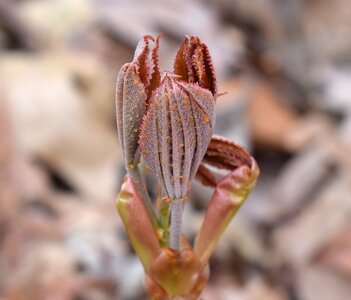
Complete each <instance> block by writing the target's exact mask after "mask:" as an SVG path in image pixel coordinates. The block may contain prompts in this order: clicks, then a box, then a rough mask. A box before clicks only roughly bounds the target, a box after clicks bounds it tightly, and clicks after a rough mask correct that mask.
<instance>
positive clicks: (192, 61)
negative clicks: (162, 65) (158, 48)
mask: <svg viewBox="0 0 351 300" xmlns="http://www.w3.org/2000/svg"><path fill="white" fill-rule="evenodd" d="M174 74H176V75H179V76H181V79H182V80H184V81H186V82H189V83H197V84H198V85H199V86H201V87H203V88H205V89H208V90H209V91H211V93H212V95H213V96H214V97H216V96H217V83H216V75H215V72H214V68H213V63H212V59H211V56H210V52H209V50H208V48H207V46H206V45H205V44H204V43H202V42H201V41H200V39H199V38H198V37H196V36H192V37H191V38H189V37H188V36H185V39H184V42H183V44H182V45H181V46H180V48H179V51H178V53H177V55H176V59H175V62H174Z"/></svg>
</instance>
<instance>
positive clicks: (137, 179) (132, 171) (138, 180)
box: [127, 166, 157, 223]
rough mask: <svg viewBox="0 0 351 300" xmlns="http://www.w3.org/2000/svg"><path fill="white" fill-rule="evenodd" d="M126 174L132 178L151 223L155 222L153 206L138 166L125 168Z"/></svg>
mask: <svg viewBox="0 0 351 300" xmlns="http://www.w3.org/2000/svg"><path fill="white" fill-rule="evenodd" d="M127 172H128V175H129V176H130V177H131V178H132V180H133V182H134V184H135V186H136V188H137V190H138V191H139V193H140V196H141V197H142V199H143V202H144V204H145V207H146V209H147V211H148V213H149V215H150V217H151V219H152V222H153V223H155V222H157V217H156V213H155V210H154V205H153V204H152V201H151V199H150V196H149V193H148V192H147V188H146V184H145V180H144V179H143V178H142V176H141V174H140V170H139V168H138V166H129V167H128V168H127Z"/></svg>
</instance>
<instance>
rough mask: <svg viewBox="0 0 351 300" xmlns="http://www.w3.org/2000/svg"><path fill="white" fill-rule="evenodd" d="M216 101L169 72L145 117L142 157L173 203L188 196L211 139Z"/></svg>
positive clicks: (205, 92) (157, 90)
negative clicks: (191, 183) (192, 180)
mask: <svg viewBox="0 0 351 300" xmlns="http://www.w3.org/2000/svg"><path fill="white" fill-rule="evenodd" d="M214 106H215V100H214V97H213V95H212V93H211V92H210V91H209V90H207V89H204V88H201V87H200V86H199V85H197V84H191V83H187V82H184V81H182V80H179V78H177V77H176V76H174V75H171V74H168V73H166V74H165V76H164V78H163V80H162V82H161V84H160V86H159V87H158V88H157V89H156V90H155V92H154V94H153V96H152V98H151V100H150V106H149V109H148V112H147V114H146V116H145V118H144V121H143V124H142V128H141V134H140V147H141V152H142V155H143V157H144V159H145V161H146V162H147V164H148V165H149V167H150V168H151V170H152V172H153V173H154V174H155V175H156V176H157V178H158V179H159V181H160V183H161V185H162V187H163V189H164V192H165V193H166V194H167V195H168V197H169V198H170V199H172V200H175V199H177V200H180V199H181V200H184V199H186V197H187V194H188V189H189V182H190V180H191V179H192V178H193V176H194V175H195V174H196V171H197V169H198V167H199V165H200V163H201V160H202V158H203V156H204V155H205V152H206V150H207V146H208V144H209V142H210V140H211V136H212V132H213V125H214V124H213V123H214Z"/></svg>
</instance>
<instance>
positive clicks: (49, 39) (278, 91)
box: [0, 0, 351, 300]
mask: <svg viewBox="0 0 351 300" xmlns="http://www.w3.org/2000/svg"><path fill="white" fill-rule="evenodd" d="M159 32H163V38H162V40H161V50H160V56H161V57H160V61H161V68H162V69H168V70H171V68H172V63H173V60H174V55H175V53H176V51H177V48H178V46H179V44H180V43H181V42H182V40H183V36H184V35H185V34H187V35H192V34H194V35H198V36H199V37H200V38H201V39H202V40H203V41H204V42H205V43H206V44H207V45H208V47H209V49H210V51H211V54H212V56H213V60H214V64H215V68H216V72H217V74H218V78H219V91H220V92H226V94H225V95H224V96H221V97H220V98H219V99H218V102H217V123H216V132H217V133H219V134H221V135H224V136H226V137H229V138H231V139H234V140H235V141H237V142H240V143H242V144H244V145H245V146H246V147H248V149H249V150H250V152H251V153H252V154H253V155H254V156H255V158H256V159H257V161H258V163H259V165H260V167H261V176H260V178H259V181H258V183H257V187H256V189H255V190H254V192H253V193H252V195H251V196H250V197H249V199H248V200H247V202H246V204H245V205H244V207H243V208H242V209H241V211H240V212H239V214H238V215H237V217H236V218H235V221H234V222H232V223H231V225H230V227H229V228H228V230H227V231H226V232H225V235H224V236H223V238H222V239H221V242H220V244H219V246H218V248H217V251H216V253H215V255H214V256H213V258H212V260H211V270H212V274H211V279H210V281H209V284H208V287H207V288H206V290H205V292H204V294H203V299H204V300H209V299H217V300H317V299H318V300H331V299H333V300H344V299H345V300H349V299H350V297H351V296H350V295H351V39H350V37H351V3H350V1H344V0H333V1H330V0H250V1H247V0H217V1H216V0H212V1H211V0H207V1H196V0H194V1H189V0H171V1H161V0H146V1H141V0H128V1H126V0H100V1H98V0H95V1H94V0H32V1H30V0H17V1H8V0H0V299H1V300H5V299H6V300H24V299H25V300H32V299H33V300H42V299H43V300H66V299H67V300H71V299H72V300H83V299H84V300H105V299H106V300H109V299H121V300H139V299H147V297H146V295H145V294H144V292H143V286H142V282H143V270H142V267H141V264H140V263H139V261H138V260H137V258H136V257H135V255H134V254H133V251H132V250H131V248H130V246H129V243H128V241H127V239H126V237H125V234H124V231H123V228H122V226H121V222H120V219H119V217H118V215H117V213H116V212H115V208H114V199H115V197H116V195H117V193H118V190H119V187H120V182H121V177H122V170H123V167H122V162H121V152H120V149H119V145H118V141H117V134H116V128H115V127H116V124H115V112H114V93H115V91H114V86H115V79H116V76H117V73H118V70H119V68H120V67H121V65H122V64H124V63H125V62H128V61H130V60H131V59H132V57H133V53H134V48H135V46H136V44H137V42H138V40H139V39H140V38H141V37H142V36H143V35H144V34H152V35H157V34H158V33H159ZM210 193H211V191H210V190H208V189H204V188H202V187H200V185H198V184H196V183H195V182H194V185H193V188H192V199H191V201H190V202H189V203H188V205H187V209H186V212H185V216H184V218H185V221H184V223H185V224H184V232H185V233H186V235H187V236H188V237H189V238H190V239H192V238H194V236H195V234H196V232H197V230H198V228H199V226H200V224H201V220H202V217H203V212H204V209H205V208H206V206H207V202H208V199H209V197H210Z"/></svg>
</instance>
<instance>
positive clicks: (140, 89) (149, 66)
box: [116, 36, 160, 166]
mask: <svg viewBox="0 0 351 300" xmlns="http://www.w3.org/2000/svg"><path fill="white" fill-rule="evenodd" d="M150 41H155V45H154V48H153V49H150V46H149V43H150ZM158 47H159V38H157V39H156V40H154V38H153V37H151V36H145V37H144V38H143V39H142V40H141V41H140V42H139V44H138V46H137V49H136V51H135V55H134V59H133V61H132V62H131V63H127V64H125V65H123V67H122V68H121V70H120V72H119V74H118V78H117V86H116V114H117V129H118V136H119V140H120V144H121V147H122V150H123V155H124V158H125V162H126V165H127V166H135V165H136V164H137V163H138V160H139V154H138V138H139V128H140V125H141V122H142V119H143V116H144V114H145V112H146V107H147V103H148V99H149V98H150V96H151V93H152V91H153V90H154V89H155V88H156V87H157V86H158V85H159V82H160V72H159V69H158Z"/></svg>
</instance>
